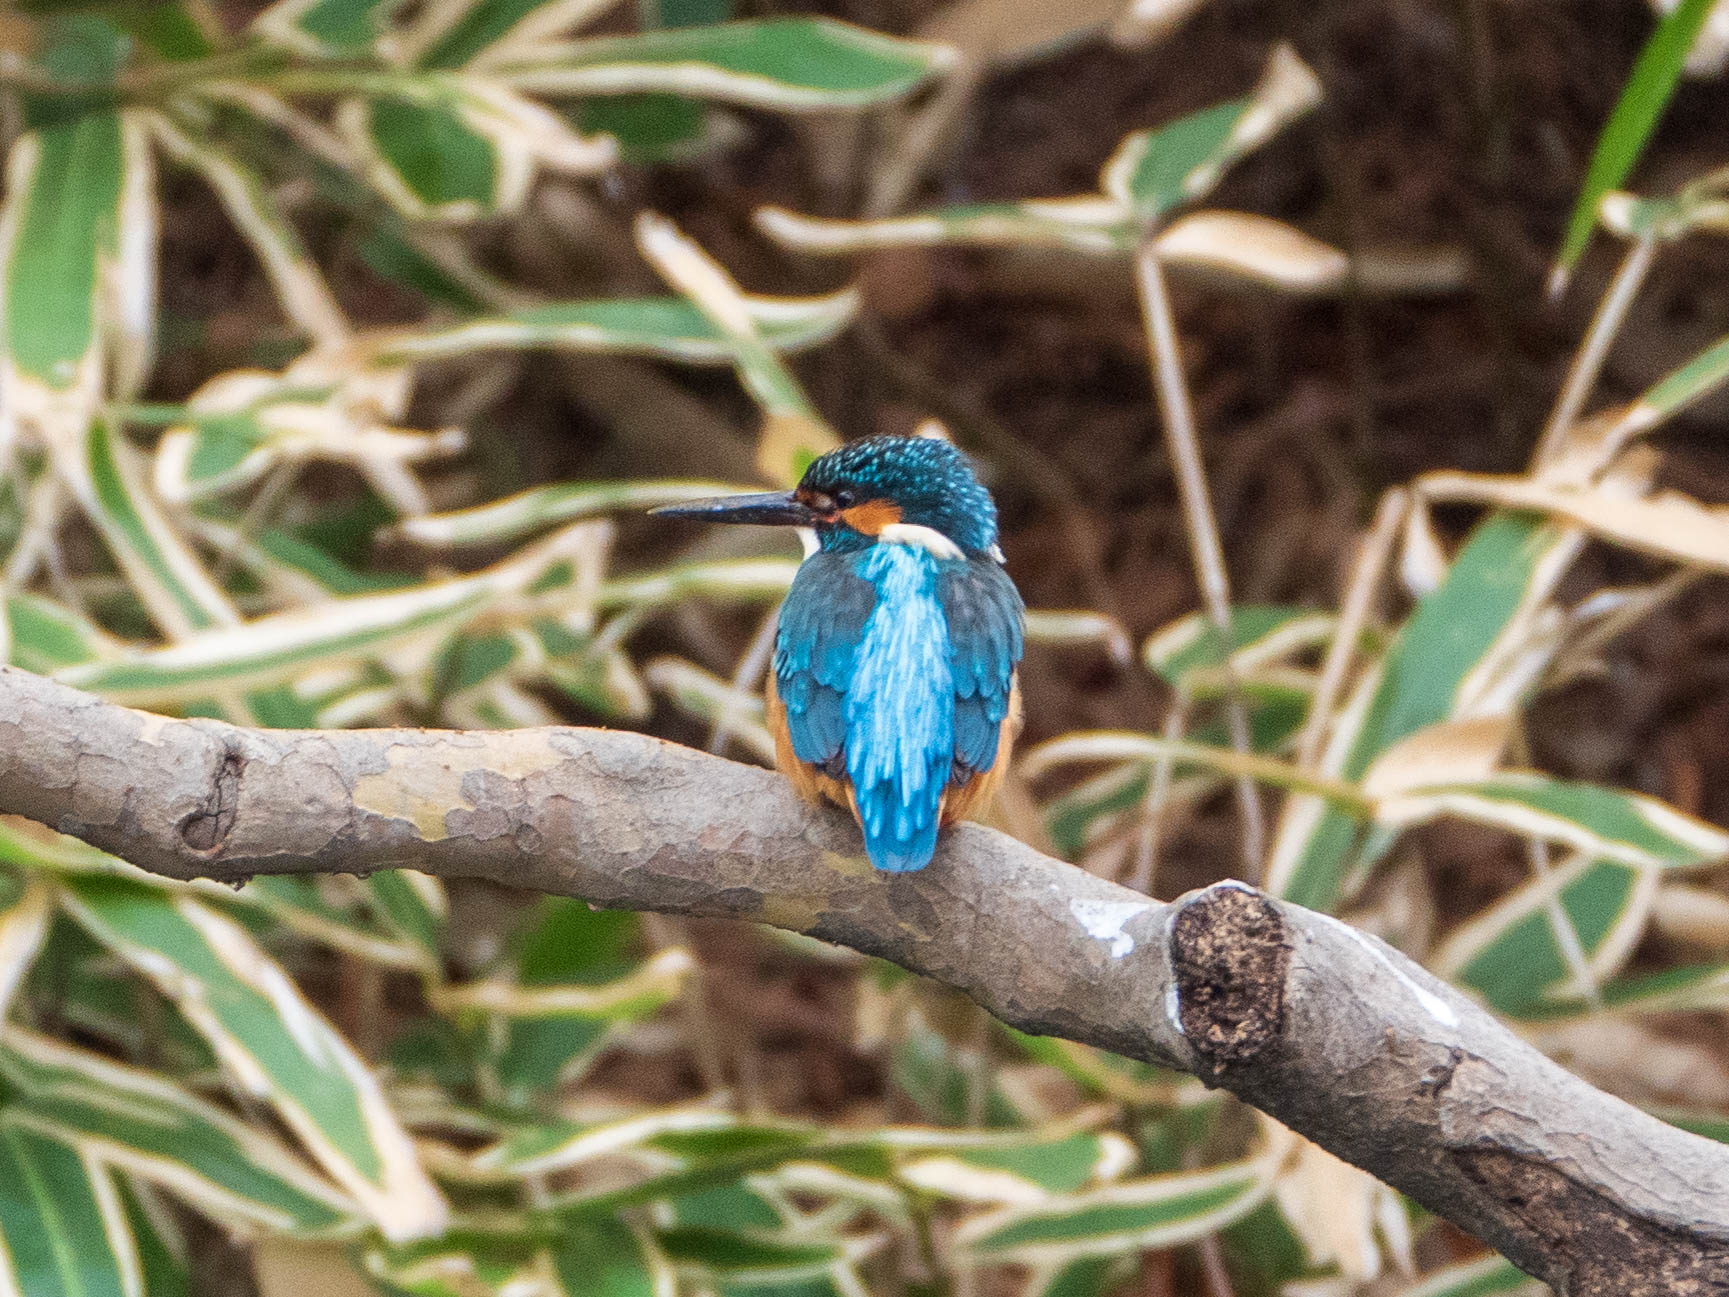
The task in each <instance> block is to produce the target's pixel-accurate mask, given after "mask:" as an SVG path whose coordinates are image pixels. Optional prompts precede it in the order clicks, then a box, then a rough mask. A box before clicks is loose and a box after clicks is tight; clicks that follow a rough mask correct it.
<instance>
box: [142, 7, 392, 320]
mask: <svg viewBox="0 0 1729 1297" xmlns="http://www.w3.org/2000/svg"><path fill="white" fill-rule="evenodd" d="M279 7H280V6H279ZM356 7H358V6H356ZM147 120H148V121H149V124H150V128H151V130H152V132H153V133H154V134H155V136H156V138H157V139H159V140H160V141H161V142H162V144H163V146H164V147H165V148H166V149H167V150H168V152H169V153H170V154H172V155H173V156H174V158H175V159H176V160H177V161H178V162H180V163H181V165H183V166H185V167H187V168H188V169H190V170H192V171H195V172H197V173H198V174H199V175H200V176H202V177H203V179H204V181H205V183H206V184H208V185H209V186H210V188H211V189H212V190H213V191H214V192H215V194H216V196H217V198H218V199H219V200H220V201H221V203H222V207H223V210H224V211H226V212H227V213H228V217H229V219H230V220H232V221H233V222H234V224H235V227H236V228H237V229H239V231H240V233H241V234H242V235H244V236H245V238H246V241H247V242H248V243H249V244H251V245H252V250H253V252H254V253H256V254H257V256H258V260H259V262H260V264H261V265H262V266H263V267H264V272H265V274H266V275H268V276H269V278H270V284H271V287H272V288H274V289H275V290H276V297H277V300H278V301H279V302H281V303H282V309H283V311H284V313H285V314H286V315H287V316H288V318H289V319H290V320H292V321H293V322H294V323H295V324H296V325H298V326H299V327H300V328H301V330H302V331H303V332H304V333H305V334H306V335H307V337H308V338H310V339H311V340H312V342H313V343H314V344H315V345H318V346H327V347H334V346H340V345H341V344H342V343H343V342H345V341H346V340H347V338H348V334H349V329H348V321H347V320H346V319H345V318H344V316H343V314H342V308H341V307H339V306H338V305H337V304H336V299H335V298H334V297H333V296H332V295H331V292H330V289H329V287H328V286H327V285H326V284H325V282H324V275H323V274H322V272H320V270H319V269H318V265H317V263H316V262H315V261H313V259H312V257H311V255H310V254H309V253H308V252H307V250H306V248H305V245H304V244H302V242H301V240H300V235H299V234H298V233H297V232H296V230H295V228H294V226H293V225H292V224H291V223H290V222H289V221H288V218H287V217H286V216H284V215H283V213H282V212H281V210H280V209H279V208H278V207H277V205H276V200H275V199H274V198H273V197H272V196H271V194H270V192H269V191H268V190H267V189H266V188H265V185H264V182H263V180H262V179H261V178H260V177H259V176H258V175H257V174H256V173H255V172H253V171H251V170H249V169H248V168H246V167H245V166H243V165H241V164H240V163H239V162H238V161H236V160H235V159H234V158H233V157H231V156H230V155H229V154H228V153H227V152H226V151H225V150H224V149H223V148H222V147H221V146H220V145H218V144H217V143H216V142H215V141H213V140H211V139H209V138H208V137H206V138H203V139H198V140H194V139H192V138H190V137H189V136H187V135H186V134H185V132H183V131H182V130H181V129H180V128H179V127H178V126H177V125H175V124H174V123H173V122H171V121H170V120H169V119H168V118H166V117H163V116H161V115H160V114H152V115H151V116H150V117H149V118H148V119H147Z"/></svg>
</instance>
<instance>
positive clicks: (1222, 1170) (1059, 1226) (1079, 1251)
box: [954, 1157, 1277, 1265]
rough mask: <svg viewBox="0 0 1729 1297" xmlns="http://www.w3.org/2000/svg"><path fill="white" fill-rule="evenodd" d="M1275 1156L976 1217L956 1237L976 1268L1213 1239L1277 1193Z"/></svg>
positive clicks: (958, 1249)
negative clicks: (1272, 1192) (1274, 1187)
mask: <svg viewBox="0 0 1729 1297" xmlns="http://www.w3.org/2000/svg"><path fill="white" fill-rule="evenodd" d="M1276 1169H1277V1167H1276V1163H1275V1162H1274V1161H1273V1159H1271V1158H1269V1157H1261V1158H1257V1159H1254V1160H1251V1161H1247V1162H1238V1163H1233V1164H1230V1165H1227V1166H1222V1167H1215V1168H1212V1169H1210V1170H1205V1171H1181V1172H1176V1173H1173V1174H1171V1175H1161V1176H1152V1177H1149V1178H1147V1179H1144V1180H1132V1181H1129V1182H1127V1183H1125V1184H1119V1185H1111V1186H1109V1187H1107V1188H1103V1189H1095V1190H1093V1191H1092V1192H1090V1193H1083V1194H1076V1195H1074V1196H1072V1197H1068V1198H1057V1199H1052V1200H1048V1201H1046V1202H1042V1203H1038V1204H1035V1205H1031V1206H1015V1207H1007V1208H1003V1209H1000V1210H998V1211H993V1212H990V1213H987V1214H986V1215H983V1216H976V1217H973V1218H972V1219H970V1220H968V1221H965V1222H964V1223H963V1224H962V1225H961V1226H960V1228H959V1229H957V1230H956V1231H955V1237H954V1246H955V1250H956V1252H957V1254H958V1255H960V1256H962V1257H964V1258H966V1259H967V1260H968V1261H969V1262H971V1263H972V1264H1024V1265H1036V1264H1049V1263H1053V1262H1057V1263H1061V1262H1068V1261H1072V1260H1075V1259H1076V1258H1079V1257H1083V1256H1115V1255H1121V1254H1122V1253H1124V1252H1128V1251H1136V1250H1143V1249H1147V1248H1163V1247H1173V1246H1175V1245H1177V1244H1179V1243H1189V1242H1194V1241H1195V1240H1197V1239H1201V1238H1205V1237H1206V1236H1207V1235H1208V1234H1211V1233H1212V1232H1213V1231H1214V1230H1216V1229H1219V1228H1221V1227H1222V1226H1224V1225H1227V1224H1229V1223H1230V1222H1231V1221H1234V1220H1237V1219H1240V1218H1241V1217H1243V1216H1245V1215H1247V1214H1248V1213H1249V1212H1250V1211H1252V1210H1253V1209H1254V1208H1255V1207H1256V1206H1258V1205H1259V1204H1260V1203H1261V1202H1262V1200H1264V1199H1265V1197H1266V1195H1267V1193H1268V1191H1269V1190H1270V1189H1271V1187H1272V1179H1273V1174H1274V1172H1275V1171H1276Z"/></svg>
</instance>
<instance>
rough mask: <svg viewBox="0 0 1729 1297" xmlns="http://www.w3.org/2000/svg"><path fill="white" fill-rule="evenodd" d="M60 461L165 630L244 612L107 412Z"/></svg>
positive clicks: (230, 620) (183, 630) (228, 622)
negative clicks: (187, 538) (169, 512)
mask: <svg viewBox="0 0 1729 1297" xmlns="http://www.w3.org/2000/svg"><path fill="white" fill-rule="evenodd" d="M56 466H57V468H58V470H59V472H60V475H61V477H62V478H63V479H64V480H65V481H66V482H67V483H68V485H69V486H70V487H71V488H72V493H73V495H74V496H75V497H76V498H77V500H78V502H79V504H80V505H81V506H82V507H83V509H84V512H85V514H86V516H88V517H89V519H90V521H91V522H92V523H94V524H95V526H96V529H97V531H99V532H100V533H101V534H102V539H103V541H104V542H105V543H106V544H107V546H108V549H109V552H110V553H112V554H113V555H114V559H115V562H117V563H118V564H119V565H120V568H121V570H122V571H123V572H124V573H125V574H126V577H127V580H128V581H129V583H130V584H131V587H132V589H133V590H134V591H135V592H136V593H137V595H138V597H139V598H140V599H141V600H143V602H144V606H145V607H146V608H147V609H148V610H149V612H150V615H151V618H152V619H153V620H154V621H155V622H156V623H157V625H159V626H160V627H161V628H162V629H163V631H165V632H166V633H167V634H169V635H170V636H174V637H177V638H178V637H183V636H188V635H191V634H192V633H193V632H196V631H205V630H211V629H213V628H216V627H226V626H233V625H234V624H235V623H236V622H237V621H238V620H239V615H238V614H237V613H236V612H235V611H234V609H233V607H232V605H230V604H229V602H228V599H227V597H226V596H225V595H224V594H223V593H222V591H221V590H220V589H218V588H217V586H216V583H215V582H214V581H213V580H211V578H210V576H209V574H208V573H207V572H205V570H204V567H203V565H202V564H201V563H199V561H198V559H197V557H196V556H195V555H194V554H193V553H192V551H191V550H190V549H188V548H187V546H186V544H185V542H184V541H183V540H182V539H181V538H180V536H179V535H178V533H176V532H175V530H174V528H173V527H172V526H171V525H170V524H169V522H168V520H167V518H165V517H164V516H163V514H162V512H161V510H159V509H158V508H157V507H156V503H155V501H154V500H153V499H152V498H151V496H150V493H149V490H148V488H147V487H146V486H145V484H144V482H143V480H142V475H141V474H140V473H139V471H138V466H137V464H136V462H135V459H134V456H133V453H132V449H131V447H130V446H128V445H126V444H125V442H124V441H123V440H122V439H121V437H120V436H119V435H118V434H117V433H116V432H115V430H114V429H113V427H112V426H111V425H110V424H109V423H108V422H107V421H106V420H103V419H98V420H95V421H93V422H92V423H90V425H89V426H88V428H87V429H85V430H84V431H83V432H82V433H81V435H80V437H79V441H78V444H77V446H76V447H75V448H71V447H69V448H66V450H65V451H64V453H61V454H60V455H58V457H57V460H56ZM209 692H210V691H209V690H208V689H206V690H205V691H204V696H207V695H208V694H209Z"/></svg>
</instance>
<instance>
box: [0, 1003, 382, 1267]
mask: <svg viewBox="0 0 1729 1297" xmlns="http://www.w3.org/2000/svg"><path fill="white" fill-rule="evenodd" d="M0 1075H4V1077H5V1078H6V1080H7V1081H8V1082H9V1083H10V1084H12V1085H14V1086H16V1087H17V1090H18V1095H17V1098H16V1099H15V1100H14V1101H13V1102H12V1103H10V1104H9V1105H8V1106H7V1108H6V1121H7V1122H8V1123H10V1124H13V1125H20V1126H25V1127H28V1128H29V1129H31V1130H34V1131H37V1132H38V1133H41V1134H44V1135H48V1136H52V1137H53V1138H55V1139H58V1140H62V1141H64V1142H66V1143H68V1144H71V1145H72V1146H74V1147H76V1148H78V1149H81V1150H83V1151H84V1152H86V1153H87V1154H89V1155H90V1156H91V1157H93V1158H95V1159H97V1160H98V1161H101V1162H105V1163H109V1164H111V1165H113V1166H116V1167H119V1168H121V1169H123V1170H125V1171H127V1172H129V1173H130V1174H132V1175H135V1176H138V1177H139V1178H141V1179H144V1180H148V1181H151V1182H153V1183H155V1184H159V1185H161V1186H162V1187H163V1188H165V1189H168V1190H171V1191H172V1192H174V1193H176V1194H178V1195H180V1196H181V1197H183V1198H185V1199H186V1200H187V1202H188V1203H190V1204H192V1205H194V1206H197V1207H201V1208H203V1209H204V1210H205V1211H206V1212H208V1213H210V1214H211V1215H212V1216H214V1217H215V1218H216V1219H217V1220H220V1221H225V1222H233V1221H243V1222H245V1223H246V1224H248V1225H250V1226H253V1227H256V1228H260V1229H266V1230H271V1231H275V1232H280V1231H288V1230H292V1231H295V1232H301V1233H307V1232H329V1231H331V1230H336V1229H341V1228H345V1227H350V1226H354V1225H356V1224H357V1223H356V1222H355V1219H354V1211H355V1209H354V1204H353V1203H352V1202H350V1201H349V1200H348V1199H347V1198H345V1197H344V1196H343V1195H342V1194H340V1193H339V1192H337V1190H336V1189H335V1187H334V1186H332V1185H331V1184H329V1183H328V1182H327V1181H325V1180H323V1179H321V1178H320V1177H319V1176H317V1175H315V1174H314V1173H313V1172H312V1170H311V1169H310V1168H309V1167H307V1166H306V1165H305V1164H304V1163H302V1162H301V1161H300V1160H299V1159H297V1158H296V1157H294V1155H293V1154H291V1153H290V1152H289V1151H288V1150H287V1149H286V1148H284V1147H283V1146H282V1145H281V1144H279V1143H278V1142H277V1141H276V1139H275V1138H274V1137H272V1136H271V1135H269V1134H267V1133H266V1132H265V1131H264V1130H263V1129H262V1128H261V1127H258V1126H252V1125H248V1124H247V1123H245V1122H243V1121H239V1120H237V1119H236V1118H234V1117H232V1116H230V1115H228V1114H227V1113H225V1112H223V1111H222V1110H221V1109H219V1108H217V1107H215V1106H214V1105H213V1104H210V1103H207V1102H205V1101H204V1100H203V1099H200V1098H197V1097H196V1096H194V1095H193V1094H192V1093H191V1092H190V1091H189V1090H187V1089H186V1088H185V1087H184V1086H181V1085H177V1084H175V1083H173V1082H171V1081H169V1080H168V1079H167V1078H165V1077H161V1076H156V1075H153V1074H151V1073H149V1072H144V1071H141V1070H139V1069H137V1068H133V1067H126V1066H123V1065H121V1064H119V1063H115V1062H113V1061H111V1060H109V1059H106V1058H103V1057H102V1056H101V1055H99V1054H93V1053H90V1052H89V1051H87V1050H82V1049H76V1048H73V1047H72V1046H69V1045H64V1044H61V1043H60V1042H58V1041H55V1040H51V1039H49V1038H48V1037H46V1036H39V1035H36V1034H35V1033H33V1032H27V1031H24V1030H22V1029H20V1028H17V1027H13V1028H11V1029H9V1030H8V1031H7V1033H6V1041H5V1045H4V1047H0Z"/></svg>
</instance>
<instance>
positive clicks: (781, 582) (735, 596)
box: [595, 558, 798, 611]
mask: <svg viewBox="0 0 1729 1297" xmlns="http://www.w3.org/2000/svg"><path fill="white" fill-rule="evenodd" d="M797 571H798V561H797V560H796V559H779V558H741V559H722V560H719V561H717V562H713V563H678V564H674V565H673V566H671V567H666V568H662V569H660V570H659V571H657V572H645V573H642V574H639V575H636V576H622V577H614V578H613V579H611V580H609V581H605V582H602V583H601V587H600V590H599V592H598V593H597V594H596V596H595V607H596V608H597V609H600V610H602V611H606V610H610V609H614V608H632V609H647V608H658V607H661V606H663V605H666V604H669V603H677V602H679V601H681V600H684V599H692V598H707V599H726V600H743V601H746V602H751V603H760V602H763V601H766V600H773V599H780V598H783V597H784V596H785V595H786V592H787V588H788V587H789V586H791V585H792V578H793V574H794V573H795V572H797Z"/></svg>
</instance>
